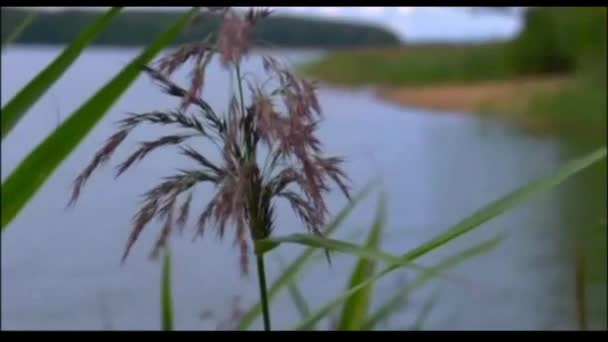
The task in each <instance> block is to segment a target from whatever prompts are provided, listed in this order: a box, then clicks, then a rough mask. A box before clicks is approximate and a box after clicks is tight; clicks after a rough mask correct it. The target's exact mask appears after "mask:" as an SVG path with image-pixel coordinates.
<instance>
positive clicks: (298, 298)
mask: <svg viewBox="0 0 608 342" xmlns="http://www.w3.org/2000/svg"><path fill="white" fill-rule="evenodd" d="M277 257H278V256H277ZM277 260H278V261H279V264H280V265H281V268H284V263H283V259H281V258H280V257H278V258H277ZM295 280H296V279H295V278H292V279H290V281H289V282H288V283H287V290H288V291H289V296H290V297H291V300H292V301H293V304H294V305H295V306H296V309H297V310H298V312H299V313H300V316H302V318H304V317H308V316H309V315H310V309H309V305H308V303H307V302H306V298H304V296H303V295H302V292H300V289H299V288H298V285H297V284H296V282H295Z"/></svg>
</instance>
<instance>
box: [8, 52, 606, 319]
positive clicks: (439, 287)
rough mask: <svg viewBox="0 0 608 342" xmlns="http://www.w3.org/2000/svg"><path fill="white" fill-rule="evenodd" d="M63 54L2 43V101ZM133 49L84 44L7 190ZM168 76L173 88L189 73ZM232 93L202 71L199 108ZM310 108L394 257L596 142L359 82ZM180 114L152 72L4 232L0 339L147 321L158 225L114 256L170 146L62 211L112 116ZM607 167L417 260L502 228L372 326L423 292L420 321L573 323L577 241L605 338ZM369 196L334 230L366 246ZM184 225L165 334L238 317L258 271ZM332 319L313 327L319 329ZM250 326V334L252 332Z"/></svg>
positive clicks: (295, 228) (385, 284)
mask: <svg viewBox="0 0 608 342" xmlns="http://www.w3.org/2000/svg"><path fill="white" fill-rule="evenodd" d="M59 52H60V50H59V49H57V48H54V47H11V48H8V49H6V50H4V51H3V55H2V104H3V105H4V104H5V103H6V102H7V101H8V100H9V99H10V98H11V97H12V96H13V95H14V94H15V93H16V92H17V91H18V90H19V89H20V88H21V87H22V86H23V85H25V84H26V82H28V81H29V80H30V79H31V78H32V77H33V76H34V75H35V74H36V73H37V72H38V71H40V70H41V69H42V68H43V67H44V66H45V65H47V63H49V62H50V61H51V60H52V59H53V58H54V57H55V56H57V54H58V53H59ZM137 52H138V51H137V50H135V49H109V48H92V49H89V50H88V51H87V52H85V53H84V54H83V55H82V56H81V57H80V58H79V59H78V60H77V61H76V63H75V64H74V65H73V66H72V67H71V68H70V71H69V72H68V73H67V74H66V75H65V76H64V77H62V78H61V79H60V80H59V81H58V82H57V83H56V84H55V85H54V86H53V87H52V88H51V90H50V91H49V92H48V94H47V95H45V97H44V98H43V99H42V100H41V101H39V102H38V103H37V104H36V105H35V106H34V107H33V108H31V110H30V111H29V113H28V115H27V116H26V117H25V118H24V119H23V120H22V121H21V122H20V123H19V124H18V125H17V126H16V127H15V129H14V130H13V131H12V132H11V134H10V135H9V136H8V137H7V138H6V139H5V141H3V142H2V179H3V181H4V179H6V177H7V176H8V174H9V173H10V172H11V171H12V170H13V169H14V168H15V167H16V165H17V164H18V162H19V161H20V160H21V159H22V158H23V157H24V156H25V155H26V154H27V153H28V152H29V151H31V150H32V149H33V148H34V147H35V146H36V145H37V144H38V143H39V142H40V141H42V139H43V138H44V137H45V136H46V135H47V134H49V132H50V131H51V130H53V129H54V128H55V127H56V126H57V125H58V124H59V123H60V122H61V121H62V120H64V119H65V117H66V116H67V115H69V113H71V112H72V111H73V110H75V109H76V108H77V107H78V106H79V105H80V104H81V103H82V102H83V101H84V100H85V99H87V98H88V97H89V96H91V95H92V94H93V92H94V91H95V90H96V89H97V88H98V87H100V86H101V85H102V84H104V83H105V82H107V81H108V80H109V79H111V77H112V76H113V75H114V74H115V73H116V72H117V71H118V70H119V69H120V68H122V67H123V66H124V65H125V64H126V63H128V62H129V61H130V60H131V59H132V58H133V57H134V56H135V55H136V53H137ZM281 53H284V54H285V56H287V57H288V58H289V59H290V60H292V61H293V62H294V63H297V62H300V61H304V60H306V59H307V58H314V57H315V56H317V54H316V53H314V52H311V53H303V52H297V53H295V52H285V51H283V52H281ZM245 69H247V70H250V71H251V72H252V73H253V74H255V75H260V72H261V63H260V61H259V59H257V58H253V59H251V60H249V61H248V62H247V63H246V65H245ZM180 76H181V77H182V78H184V79H185V77H186V76H187V74H186V72H182V73H181V74H180ZM230 86H231V84H230V78H229V77H228V76H227V74H226V73H225V71H224V70H223V69H222V68H221V66H220V65H218V64H212V65H211V68H210V70H209V72H208V78H207V80H206V83H205V88H204V96H205V97H206V98H207V99H208V100H209V102H210V103H211V104H212V105H214V106H217V107H218V108H227V103H228V100H229V96H228V93H227V91H228V89H229V88H230ZM320 101H321V105H322V107H323V111H324V113H325V121H324V123H323V125H322V128H321V129H320V133H319V134H320V137H321V140H322V142H323V143H324V145H325V147H326V149H327V151H328V152H329V153H331V154H339V155H343V156H346V157H347V164H346V166H345V169H346V171H347V173H348V174H349V176H350V177H351V178H352V180H353V183H354V185H355V191H356V190H357V189H360V188H361V187H362V186H363V185H364V184H366V183H367V182H369V181H370V180H372V179H376V178H380V179H381V180H382V188H383V189H384V190H385V192H386V194H387V209H388V218H387V228H386V231H385V235H384V240H383V244H382V247H383V248H384V249H385V250H387V251H389V252H392V253H396V254H397V253H404V252H406V251H408V250H410V249H412V248H415V247H416V246H417V245H418V244H420V243H422V242H424V241H425V240H427V239H428V238H430V237H432V236H433V235H434V234H437V233H439V232H441V231H442V230H444V229H446V228H448V227H450V226H451V225H453V224H455V223H457V222H458V221H459V220H460V219H462V218H464V217H465V216H466V215H468V214H471V213H472V212H473V211H475V210H476V209H478V208H480V207H482V206H483V205H484V204H486V203H487V202H488V201H491V200H494V199H496V198H498V197H499V196H501V195H504V194H506V193H507V192H509V191H511V190H513V189H515V188H516V187H518V186H520V185H522V184H524V183H526V182H528V181H531V180H533V179H535V178H537V177H541V176H543V175H546V174H548V173H550V172H551V171H553V170H555V169H556V168H557V167H558V166H559V165H561V164H562V163H564V162H565V161H567V160H569V159H570V158H572V157H575V156H577V155H579V154H581V153H584V152H587V151H589V150H590V149H591V147H592V146H586V145H585V146H582V147H581V146H579V145H577V144H570V143H566V142H565V141H564V140H562V139H558V138H552V137H539V136H531V135H528V134H526V133H524V132H521V131H518V130H517V129H515V128H512V127H509V126H505V125H503V124H500V123H496V122H492V121H482V120H481V119H479V118H475V117H473V116H468V115H465V113H444V112H433V111H430V110H425V109H422V108H408V107H400V106H395V105H392V104H389V103H386V102H383V101H381V100H379V99H377V98H376V97H374V96H373V94H372V93H371V92H369V91H366V90H339V89H330V88H322V89H321V90H320ZM176 105H177V103H176V102H175V100H174V99H173V98H170V97H168V96H165V95H162V94H161V93H160V92H159V91H158V88H157V87H156V86H155V85H153V84H152V83H151V82H150V81H149V79H147V78H146V77H145V76H142V77H140V78H139V79H138V80H137V81H136V82H135V83H134V84H133V86H132V87H131V88H130V89H129V91H128V92H127V93H125V94H124V95H123V97H122V98H121V99H120V100H119V101H118V102H117V103H116V104H115V105H114V106H113V107H112V109H111V110H110V111H109V112H108V114H107V115H106V116H105V118H104V119H103V120H102V121H101V122H100V123H99V124H98V125H97V126H96V128H95V129H94V130H93V131H92V132H91V133H90V134H89V135H88V136H87V137H86V139H85V140H84V141H83V142H82V144H81V145H80V146H79V147H78V149H77V150H75V151H74V152H73V153H72V154H71V155H70V156H69V158H68V159H66V160H65V161H64V163H63V164H62V165H61V167H60V168H59V169H58V170H57V171H56V172H55V173H54V174H53V175H52V176H51V177H50V178H49V180H48V182H47V183H46V184H45V185H44V187H43V188H42V189H41V190H40V192H39V193H38V194H37V195H36V196H35V198H34V199H33V200H32V201H31V202H30V203H29V204H28V205H27V207H26V208H25V209H24V210H23V211H22V212H21V213H20V215H19V216H18V217H17V218H16V219H15V220H14V221H13V223H12V224H11V225H10V227H8V229H7V231H5V232H3V234H2V252H1V255H2V281H1V284H2V297H1V299H2V306H1V308H2V317H1V318H2V320H1V323H2V328H3V329H91V330H96V329H152V330H154V329H159V326H160V318H159V316H160V313H159V303H160V299H159V291H160V290H159V284H160V283H159V279H160V264H159V263H158V262H156V261H151V260H149V259H148V258H147V255H148V253H149V251H150V248H151V247H152V244H153V243H154V240H155V238H156V237H157V232H158V230H156V231H154V229H157V228H158V227H154V228H152V227H150V228H149V230H147V231H146V233H144V234H143V236H142V238H141V239H140V240H139V241H138V242H137V243H136V245H135V248H134V252H133V253H132V256H131V257H130V258H129V259H128V260H127V263H126V264H124V265H121V264H120V256H121V253H122V251H123V248H124V245H125V243H126V239H127V236H128V234H129V231H130V226H129V224H130V219H131V216H132V215H133V214H134V212H135V211H136V210H137V205H138V201H139V196H140V194H141V193H143V192H144V191H146V190H147V189H148V188H150V187H151V186H153V185H154V184H155V182H156V181H157V180H158V178H159V177H162V176H165V175H168V174H170V173H171V172H172V170H174V169H175V168H177V167H179V166H180V165H184V164H183V161H182V159H181V158H180V157H179V156H178V155H176V154H174V153H172V152H171V150H169V149H167V150H166V151H163V152H158V153H157V154H156V155H155V156H153V157H152V158H149V159H147V160H146V161H144V162H142V163H141V164H139V165H138V166H137V168H135V169H133V171H131V172H130V173H127V174H125V176H123V177H122V178H120V179H118V180H114V177H113V170H112V169H110V168H109V167H106V168H104V169H102V171H100V172H99V173H98V174H97V175H96V176H94V177H93V178H92V180H91V181H90V183H89V185H88V187H86V188H85V190H84V194H83V196H82V197H81V200H80V201H79V203H78V204H77V205H76V207H75V208H73V209H69V210H66V209H65V206H66V203H67V200H68V199H69V191H70V185H71V182H72V180H73V179H74V177H75V176H76V175H77V173H78V172H80V170H81V169H82V168H83V167H84V165H85V164H86V163H88V162H89V160H90V158H92V155H93V153H94V152H95V151H96V149H97V148H98V147H99V146H100V144H102V143H103V141H104V140H105V139H106V138H107V137H108V136H109V135H110V134H112V132H113V130H114V127H115V126H114V122H115V121H116V120H118V119H120V118H122V117H123V116H124V114H125V113H126V112H144V111H151V110H157V109H160V110H164V109H167V110H169V109H173V108H175V107H176ZM155 133H158V132H157V131H153V130H152V131H149V130H148V131H143V132H142V131H136V133H135V134H136V135H135V136H134V137H132V138H131V139H130V140H129V141H128V142H127V143H125V145H124V146H123V149H122V150H119V153H117V155H116V157H115V159H114V161H115V162H117V161H122V159H124V157H125V156H126V155H127V153H129V152H131V151H132V148H133V147H134V146H135V143H136V142H138V141H140V140H144V139H146V138H147V137H150V136H153V135H154V134H155ZM113 165H115V163H114V164H113ZM605 171H606V166H605V164H603V165H600V166H598V167H595V168H593V169H592V170H589V171H587V172H584V173H581V174H580V176H578V177H577V178H576V179H574V180H572V181H569V182H568V183H566V184H565V185H564V186H563V187H562V188H560V189H558V190H555V191H552V192H550V193H548V194H546V195H541V196H539V197H536V198H534V199H531V200H529V201H528V202H526V203H525V204H524V205H521V206H519V207H517V208H516V209H513V210H511V211H509V212H507V213H504V214H503V215H501V216H500V217H498V218H496V219H494V220H492V221H490V222H488V223H486V224H484V225H483V226H482V227H481V228H480V229H479V230H478V231H475V232H473V233H470V234H468V235H466V236H464V237H463V238H461V239H459V240H458V241H453V242H452V243H450V244H449V245H446V246H445V247H444V248H443V249H441V250H438V251H436V252H433V253H431V254H429V255H428V256H425V257H424V258H423V259H421V260H420V263H421V264H425V265H429V266H431V265H433V264H435V263H437V262H439V261H440V260H442V258H443V257H446V256H449V255H452V254H454V253H457V252H458V251H460V250H462V249H464V248H467V247H469V246H472V245H473V244H475V243H478V242H480V241H482V240H484V239H487V238H491V237H494V236H495V235H496V234H499V233H503V234H505V239H504V240H503V241H502V242H501V244H500V245H499V246H498V247H497V248H496V249H494V250H492V251H491V252H489V253H487V254H484V255H481V256H479V257H477V258H476V259H471V260H469V261H467V262H465V263H464V264H462V265H460V266H457V267H455V268H453V269H451V270H449V271H448V273H449V275H450V276H448V277H443V278H437V279H436V280H435V281H433V282H431V283H429V284H428V285H427V286H425V287H423V288H421V289H419V290H417V291H416V292H415V293H413V294H412V295H411V296H409V297H408V299H407V301H406V303H405V304H404V305H403V307H402V308H401V309H400V311H399V312H398V313H397V314H395V315H394V316H393V317H392V318H391V319H390V320H389V321H387V322H385V325H382V326H379V327H378V328H379V329H408V327H411V326H412V324H413V323H414V322H415V321H416V318H417V317H418V315H419V313H420V311H421V310H422V308H423V306H424V305H425V303H426V302H427V300H428V299H429V297H430V296H437V297H436V302H435V303H436V305H435V306H434V307H433V308H432V310H431V311H430V312H429V316H428V319H427V320H426V321H425V323H424V326H423V328H424V329H576V328H577V324H578V323H577V316H578V315H577V305H576V303H577V301H576V296H575V268H574V265H575V264H576V263H575V260H576V259H575V255H576V249H575V248H574V247H575V246H582V248H580V247H579V251H581V250H582V251H584V252H585V253H584V255H585V260H586V263H585V265H586V267H585V271H586V272H585V274H586V277H587V278H586V279H588V281H586V282H585V283H586V284H587V285H586V287H587V288H586V293H587V312H588V313H587V315H588V320H589V323H588V324H589V326H590V327H591V328H602V329H605V328H606V271H605V269H606V234H605V231H606V227H605V217H606V215H605V213H606V211H605V207H606V179H605ZM205 191H208V189H203V190H202V192H200V193H197V194H196V195H195V200H196V201H199V202H195V203H200V204H201V205H202V203H204V200H205V199H206V198H208V195H209V193H208V192H205ZM3 200H8V199H3ZM328 201H329V206H330V209H331V210H332V212H336V211H337V210H339V209H340V208H341V207H342V206H344V205H345V202H344V200H343V199H342V197H341V196H339V195H338V194H337V193H336V194H335V195H334V194H332V195H331V196H330V197H329V199H328ZM376 201H377V195H376V194H375V193H374V195H372V196H370V197H369V198H368V199H366V200H365V201H364V202H362V203H361V204H360V205H359V206H358V207H357V209H356V210H355V211H354V212H353V213H352V215H351V216H350V217H349V219H348V220H347V222H346V224H345V225H344V226H343V227H341V228H340V230H339V231H338V233H337V234H336V237H337V238H345V239H350V240H351V241H355V242H360V241H362V239H363V238H364V237H365V230H366V228H368V227H369V226H370V225H371V222H372V220H373V216H374V212H375V208H376ZM602 221H603V224H604V225H602ZM189 232H191V231H188V232H187V233H189ZM293 232H304V228H303V227H302V226H301V224H300V223H299V221H298V220H297V219H296V218H294V217H293V215H292V214H291V212H290V211H289V210H288V208H287V207H285V206H281V207H279V210H278V221H277V230H276V234H279V235H282V234H288V233H293ZM187 233H186V234H184V236H182V237H176V238H174V239H173V240H172V241H171V244H172V249H173V253H174V257H173V260H174V270H173V272H174V284H173V289H174V294H175V314H176V328H177V329H215V328H216V326H217V325H218V321H221V320H223V319H225V318H228V317H229V316H230V314H231V312H232V310H233V303H239V305H240V306H241V307H242V308H247V307H248V306H249V305H250V304H251V303H252V302H253V301H254V300H255V299H256V297H257V291H258V290H257V279H256V277H255V275H254V274H252V275H250V276H248V277H242V276H241V275H240V274H239V272H238V252H237V250H236V249H235V248H233V245H232V240H231V239H227V240H225V241H223V242H221V241H219V240H218V239H217V238H215V236H214V234H208V235H206V237H205V238H204V239H203V240H198V241H197V242H194V243H193V242H191V238H190V237H191V235H188V234H187ZM577 242H582V243H577ZM301 250H302V249H301V248H298V247H295V246H293V245H291V246H284V247H280V248H279V249H278V250H275V251H274V252H272V254H271V255H270V257H269V261H268V263H269V265H268V268H269V273H270V278H271V279H274V278H276V274H277V272H278V271H279V270H280V263H279V262H278V261H280V260H277V256H278V255H280V259H281V260H282V261H283V262H286V261H288V260H289V259H290V258H293V257H294V256H296V255H298V253H300V252H301ZM579 254H580V253H579ZM353 263H354V259H353V258H352V257H349V256H340V255H334V257H333V263H332V265H331V267H330V266H328V265H327V264H326V263H324V262H323V259H316V262H314V263H311V264H310V265H308V266H307V268H306V269H305V271H304V273H303V274H302V276H301V278H300V279H299V281H298V287H299V289H300V290H301V291H302V293H303V294H304V296H305V297H306V299H307V301H308V302H309V305H310V306H311V308H312V309H314V308H317V307H319V306H320V305H321V304H322V303H324V302H325V301H327V300H328V299H331V298H333V297H335V296H337V295H338V294H339V293H340V291H342V290H343V289H344V287H345V286H346V282H347V281H348V278H349V276H350V271H351V269H352V265H353ZM252 266H253V265H252ZM252 269H253V267H252ZM415 277H416V273H415V272H409V271H408V272H406V271H402V272H398V273H396V274H395V275H394V276H389V277H387V278H386V279H383V280H381V281H380V282H378V284H377V287H376V289H377V291H376V292H375V296H374V305H375V306H377V305H380V304H381V303H383V302H384V301H385V300H387V299H388V298H390V296H391V295H392V294H393V293H395V291H397V290H398V289H399V288H401V287H402V286H404V285H406V284H407V283H408V281H411V280H413V279H415ZM272 312H273V324H274V326H275V328H277V329H289V328H290V327H293V326H294V324H295V323H297V321H298V319H299V314H298V311H297V310H296V309H295V306H294V305H293V303H292V301H291V299H290V297H289V296H288V295H287V294H282V295H281V296H279V297H278V298H277V300H276V301H275V302H274V303H273V306H272ZM337 314H339V311H336V312H335V313H334V314H333V315H332V316H331V317H330V319H328V320H327V321H324V322H323V324H322V325H320V326H319V327H318V328H319V329H325V328H328V326H330V325H331V321H332V320H335V317H336V315H337ZM255 328H256V329H257V328H260V322H257V323H256V325H255Z"/></svg>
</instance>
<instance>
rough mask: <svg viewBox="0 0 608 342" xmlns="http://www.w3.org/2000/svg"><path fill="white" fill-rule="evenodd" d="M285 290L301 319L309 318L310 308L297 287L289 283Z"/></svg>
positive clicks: (291, 282) (293, 283)
mask: <svg viewBox="0 0 608 342" xmlns="http://www.w3.org/2000/svg"><path fill="white" fill-rule="evenodd" d="M287 290H288V291H289V295H290V296H291V299H292V300H293V303H294V304H295V306H296V309H298V312H299V313H300V316H302V318H304V317H308V316H310V307H309V305H308V303H307V302H306V298H304V296H303V295H302V292H300V289H299V288H298V285H296V283H295V282H293V281H290V282H289V284H287Z"/></svg>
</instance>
